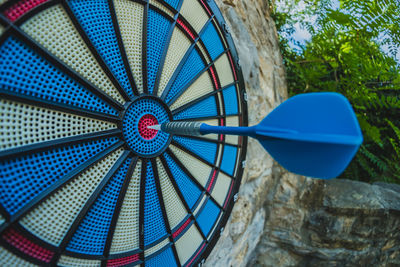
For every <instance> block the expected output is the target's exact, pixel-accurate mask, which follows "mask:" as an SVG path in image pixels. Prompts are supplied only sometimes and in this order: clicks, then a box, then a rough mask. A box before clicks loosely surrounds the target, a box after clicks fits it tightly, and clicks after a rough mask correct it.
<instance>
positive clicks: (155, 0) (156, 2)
mask: <svg viewBox="0 0 400 267" xmlns="http://www.w3.org/2000/svg"><path fill="white" fill-rule="evenodd" d="M149 2H150V5H153V6H155V7H157V8H158V9H160V10H162V11H164V12H165V13H166V14H168V16H169V17H170V18H173V17H174V13H173V12H172V11H171V10H169V9H168V8H167V7H166V6H164V5H163V4H161V3H160V2H158V1H157V0H150V1H149Z"/></svg>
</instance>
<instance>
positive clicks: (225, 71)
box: [214, 53, 235, 87]
mask: <svg viewBox="0 0 400 267" xmlns="http://www.w3.org/2000/svg"><path fill="white" fill-rule="evenodd" d="M214 66H215V69H216V70H217V73H218V77H219V81H220V83H221V87H225V86H227V85H229V84H232V83H233V82H234V81H235V79H234V78H233V74H232V67H231V64H230V63H229V59H228V55H227V54H226V53H225V54H224V55H222V56H221V57H220V58H219V59H218V60H217V61H216V62H215V64H214Z"/></svg>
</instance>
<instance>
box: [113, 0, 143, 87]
mask: <svg viewBox="0 0 400 267" xmlns="http://www.w3.org/2000/svg"><path fill="white" fill-rule="evenodd" d="M114 6H115V13H116V14H117V19H118V24H119V28H120V31H121V37H122V42H123V43H124V48H125V52H126V55H127V57H128V61H129V66H130V68H131V71H132V75H133V78H134V79H135V83H136V87H137V89H138V91H139V93H143V76H142V43H143V42H142V35H143V33H142V32H143V12H144V7H143V5H142V4H139V3H135V2H133V1H129V0H114Z"/></svg>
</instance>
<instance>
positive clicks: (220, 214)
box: [207, 212, 224, 240]
mask: <svg viewBox="0 0 400 267" xmlns="http://www.w3.org/2000/svg"><path fill="white" fill-rule="evenodd" d="M223 214H224V212H220V213H219V215H218V218H217V220H215V222H214V226H213V228H212V229H211V231H210V233H209V234H208V238H207V240H210V238H211V237H212V233H214V231H215V230H216V228H217V227H218V224H219V221H220V220H221V217H222V215H223Z"/></svg>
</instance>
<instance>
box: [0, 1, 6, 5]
mask: <svg viewBox="0 0 400 267" xmlns="http://www.w3.org/2000/svg"><path fill="white" fill-rule="evenodd" d="M7 1H8V0H0V5H2V4H4V3H5V2H7Z"/></svg>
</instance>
